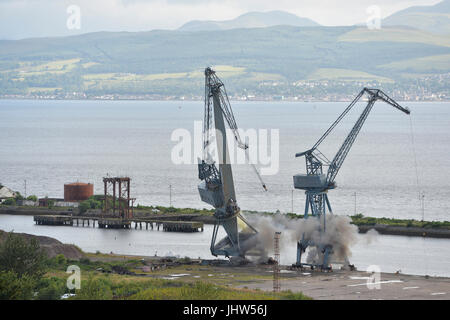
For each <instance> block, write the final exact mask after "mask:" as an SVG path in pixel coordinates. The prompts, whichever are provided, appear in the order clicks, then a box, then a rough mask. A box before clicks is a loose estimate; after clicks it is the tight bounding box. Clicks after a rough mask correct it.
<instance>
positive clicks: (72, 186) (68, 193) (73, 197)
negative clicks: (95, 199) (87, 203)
mask: <svg viewBox="0 0 450 320" xmlns="http://www.w3.org/2000/svg"><path fill="white" fill-rule="evenodd" d="M93 195H94V185H93V184H92V183H82V182H75V183H69V184H65V185H64V201H83V200H86V199H88V198H89V197H90V196H93Z"/></svg>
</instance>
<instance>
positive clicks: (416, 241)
mask: <svg viewBox="0 0 450 320" xmlns="http://www.w3.org/2000/svg"><path fill="white" fill-rule="evenodd" d="M0 229H3V230H8V231H11V230H14V231H15V232H25V233H30V234H36V235H46V236H51V237H54V238H56V239H58V240H60V241H62V242H64V243H73V244H76V245H78V246H79V247H80V248H81V249H83V250H85V251H87V252H96V251H97V250H99V251H101V252H104V253H109V252H111V251H112V252H114V253H118V254H120V253H122V254H131V255H147V256H149V255H150V256H151V255H154V254H155V253H156V254H158V255H159V256H164V255H173V256H180V257H185V256H189V257H191V258H198V257H201V258H205V259H208V258H210V259H212V258H213V256H211V253H210V251H209V244H210V241H211V234H212V226H211V225H205V231H204V232H199V233H193V234H186V233H176V232H162V231H151V230H148V231H147V230H134V229H132V230H106V229H97V228H95V229H94V228H92V227H90V228H87V227H84V228H83V227H62V226H61V227H55V226H37V225H35V224H34V223H33V217H31V216H11V215H0ZM219 236H224V234H223V232H222V234H219ZM358 239H359V240H358V243H357V244H356V245H355V246H353V247H352V253H353V255H352V257H351V258H350V261H351V263H353V264H355V266H356V267H357V268H358V270H362V271H364V270H366V268H367V267H368V266H369V265H378V266H379V267H380V268H381V271H382V272H396V271H397V270H401V272H402V273H405V274H418V275H426V274H427V275H432V276H447V277H450V248H449V243H450V242H449V240H447V239H426V238H414V237H401V236H378V237H376V238H374V239H373V240H372V241H370V242H368V241H367V238H366V236H365V235H359V237H358ZM281 245H282V248H283V249H282V251H281V262H282V263H283V264H286V265H288V264H292V263H295V258H296V247H295V244H293V243H289V242H288V239H284V238H283V237H282V238H281Z"/></svg>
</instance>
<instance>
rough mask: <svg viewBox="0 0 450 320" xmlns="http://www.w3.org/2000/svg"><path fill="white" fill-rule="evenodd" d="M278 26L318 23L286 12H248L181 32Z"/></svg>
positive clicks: (190, 25)
mask: <svg viewBox="0 0 450 320" xmlns="http://www.w3.org/2000/svg"><path fill="white" fill-rule="evenodd" d="M278 25H287V26H294V27H314V26H319V24H318V23H316V22H314V21H313V20H311V19H308V18H301V17H298V16H296V15H295V14H292V13H289V12H285V11H269V12H247V13H245V14H243V15H240V16H239V17H237V18H235V19H232V20H225V21H208V20H207V21H190V22H188V23H185V24H184V25H182V26H181V27H180V28H179V29H178V30H181V31H205V30H209V31H212V30H229V29H237V28H262V27H273V26H278Z"/></svg>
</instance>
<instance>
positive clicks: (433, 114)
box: [0, 100, 450, 220]
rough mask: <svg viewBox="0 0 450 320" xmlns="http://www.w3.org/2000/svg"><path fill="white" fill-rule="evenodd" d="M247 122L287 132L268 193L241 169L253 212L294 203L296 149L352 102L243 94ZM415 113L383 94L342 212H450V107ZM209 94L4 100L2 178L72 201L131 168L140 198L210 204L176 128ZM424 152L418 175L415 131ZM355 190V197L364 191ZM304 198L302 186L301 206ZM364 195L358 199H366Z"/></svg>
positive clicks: (353, 158) (351, 161)
mask: <svg viewBox="0 0 450 320" xmlns="http://www.w3.org/2000/svg"><path fill="white" fill-rule="evenodd" d="M232 104H233V108H234V113H235V117H236V120H237V123H238V126H239V127H241V128H243V129H250V128H263V129H279V133H280V157H279V163H280V169H279V172H278V174H277V175H272V176H266V177H264V179H265V181H266V183H267V185H268V187H269V192H267V193H264V192H262V191H261V190H262V189H261V188H260V186H259V183H258V182H257V179H256V176H255V175H254V173H253V172H252V169H251V168H250V167H249V166H248V165H236V166H234V168H233V169H234V173H235V180H236V189H237V197H238V203H239V204H240V207H241V208H242V209H250V210H266V211H275V210H277V209H279V210H280V211H282V212H287V211H290V210H291V189H292V176H293V175H294V174H296V173H304V171H305V164H304V159H303V158H300V159H296V158H295V157H294V154H295V153H296V152H300V151H304V150H307V149H308V148H310V147H311V146H312V145H313V144H314V143H315V142H316V141H317V139H318V138H319V137H320V136H321V134H322V133H323V132H324V131H325V130H326V129H327V128H328V127H329V125H330V124H331V123H332V122H333V121H334V120H335V119H336V117H337V116H338V114H339V113H340V112H342V110H343V109H344V108H345V106H346V105H347V104H346V103H300V102H299V103H282V102H281V103H280V102H276V103H275V102H270V103H268V102H233V103H232ZM403 105H404V106H407V107H409V108H410V109H411V111H412V114H411V118H409V116H407V115H405V114H403V113H401V112H400V111H398V110H396V109H394V108H392V107H391V106H388V105H386V104H383V103H382V102H378V103H377V104H376V105H375V107H374V109H373V110H372V113H371V114H370V115H369V118H368V120H367V121H366V123H365V125H364V127H363V129H362V131H361V133H360V135H359V136H358V139H357V140H356V143H355V144H354V146H353V148H352V150H351V151H350V153H349V155H348V157H347V159H346V161H345V163H344V165H343V167H342V169H341V171H340V172H339V175H338V176H337V179H336V181H337V183H338V189H336V190H332V191H330V194H329V197H330V201H331V204H332V206H333V209H334V212H335V213H337V214H353V213H354V211H355V202H356V211H357V212H358V213H363V214H364V215H367V216H378V217H381V216H387V217H399V218H418V219H421V217H422V204H421V201H420V200H419V191H421V190H423V191H424V193H425V198H424V208H425V218H426V219H429V220H450V219H449V209H450V197H449V195H450V182H449V181H450V170H449V167H450V143H449V140H450V103H404V104H403ZM362 107H363V105H359V106H358V108H355V112H353V113H352V114H350V115H349V117H348V119H346V120H345V121H344V122H343V123H342V125H340V126H339V127H338V128H337V129H338V130H336V132H335V134H333V135H332V136H330V138H329V139H327V140H326V142H325V143H324V144H323V146H322V147H321V151H322V152H324V153H325V154H326V155H327V156H328V158H332V157H333V155H334V154H335V152H336V151H337V149H338V147H339V146H340V144H341V143H342V141H343V140H344V138H345V136H346V133H347V132H348V131H349V129H350V128H351V126H352V125H353V123H354V122H355V120H356V117H357V116H359V114H360V112H361V110H362ZM202 113H203V103H202V102H154V101H32V100H12V101H11V100H0V133H1V138H0V150H1V151H0V183H2V184H4V185H6V186H8V187H10V188H12V189H15V190H19V191H21V192H22V193H23V192H24V180H25V179H26V180H27V193H28V194H36V195H38V196H46V195H47V196H49V197H62V196H63V185H64V183H68V182H73V181H83V182H91V183H94V187H95V192H96V193H101V192H102V177H104V176H105V175H106V174H110V175H128V176H130V177H131V178H132V179H133V180H132V195H133V196H134V197H136V198H137V202H138V203H140V204H148V205H151V204H159V205H168V204H169V184H171V185H172V201H173V205H174V206H177V207H198V208H202V207H206V206H207V205H206V204H203V203H202V202H201V201H200V199H199V196H198V193H197V190H196V185H197V183H198V177H197V168H196V165H195V164H193V165H175V164H173V163H172V161H171V150H172V147H173V146H174V145H175V144H176V143H175V142H172V141H171V139H170V138H171V134H172V131H173V130H174V129H177V128H185V129H187V130H189V131H190V132H193V130H194V121H200V120H202V117H203V114H202ZM411 124H412V127H413V132H414V141H415V144H414V149H415V151H416V155H417V172H418V182H419V184H417V176H416V169H415V161H414V152H413V144H412V139H411V138H412V136H411ZM355 193H356V197H355ZM304 199H305V197H304V194H303V192H301V191H300V190H296V191H295V192H294V211H295V212H303V210H304ZM355 200H356V201H355Z"/></svg>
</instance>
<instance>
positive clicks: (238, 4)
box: [0, 0, 439, 39]
mask: <svg viewBox="0 0 450 320" xmlns="http://www.w3.org/2000/svg"><path fill="white" fill-rule="evenodd" d="M437 2H439V0H433V1H430V0H346V1H332V0H302V1H298V0H277V1H272V0H245V1H244V0H220V1H219V0H2V1H0V38H1V39H17V38H24V37H43V36H60V35H70V34H77V33H87V32H95V31H142V30H151V29H176V28H178V27H180V26H181V25H183V24H184V23H186V22H188V21H190V20H228V19H233V18H235V17H236V16H238V15H240V14H243V13H245V12H248V11H269V10H284V11H288V12H291V13H294V14H296V15H298V16H301V17H308V18H311V19H313V20H315V21H317V22H319V23H321V24H323V25H351V24H355V23H360V22H364V21H366V20H367V17H368V14H367V12H366V9H367V7H369V6H370V5H378V6H379V7H380V9H381V14H382V16H383V17H385V16H387V15H390V14H392V13H393V12H395V11H398V10H401V9H403V8H406V7H409V6H412V5H432V4H434V3H437ZM69 5H78V6H79V7H80V9H81V29H80V30H68V29H67V27H66V21H67V18H68V14H67V12H66V9H67V7H68V6H69Z"/></svg>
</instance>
